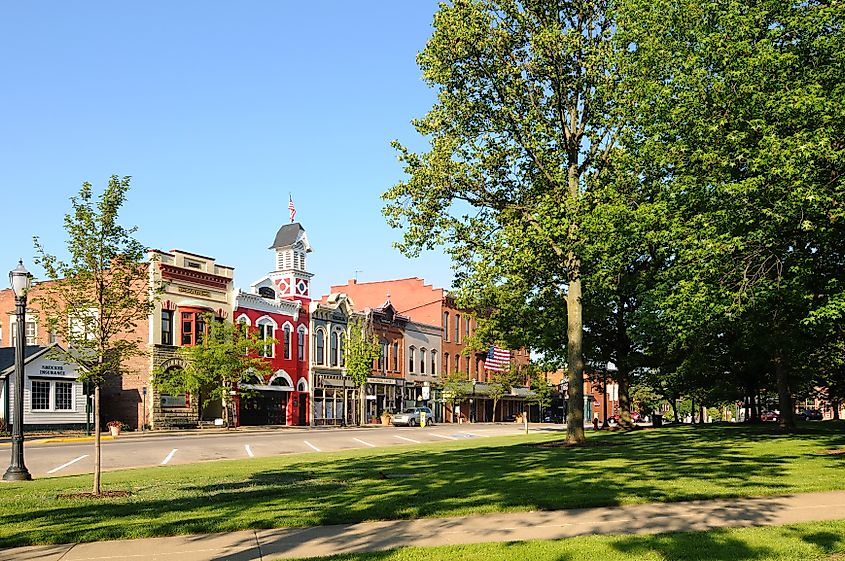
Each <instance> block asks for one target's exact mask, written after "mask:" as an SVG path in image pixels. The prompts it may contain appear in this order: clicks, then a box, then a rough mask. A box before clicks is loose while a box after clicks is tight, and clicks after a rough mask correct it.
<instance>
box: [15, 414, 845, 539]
mask: <svg viewBox="0 0 845 561" xmlns="http://www.w3.org/2000/svg"><path fill="white" fill-rule="evenodd" d="M842 426H843V425H839V426H837V427H834V426H833V425H830V426H827V427H818V428H817V427H815V426H814V427H812V430H809V431H808V432H807V433H803V434H798V435H782V434H780V433H777V431H776V427H774V426H772V427H767V426H763V427H759V426H758V427H742V426H731V427H721V426H720V427H677V428H671V429H665V430H654V431H638V432H636V433H619V432H616V433H612V434H607V433H602V434H598V435H595V436H594V437H595V438H597V439H604V440H605V441H606V442H608V443H613V444H614V445H612V446H591V447H583V448H542V447H539V446H537V445H535V444H527V443H526V444H522V443H517V444H513V443H510V442H507V441H506V442H507V443H505V444H495V443H494V444H490V445H476V446H475V447H472V448H465V449H462V448H460V445H459V444H455V445H449V446H446V447H443V448H427V449H425V450H424V451H421V450H420V449H412V450H398V451H397V450H394V449H389V450H381V451H376V452H373V453H370V454H361V455H355V456H347V457H343V456H341V457H339V458H338V457H332V458H331V460H330V461H323V462H321V463H320V460H319V458H318V459H315V458H314V457H310V458H308V459H301V460H299V459H296V458H292V457H286V458H284V459H283V460H280V463H281V464H282V465H281V466H280V467H279V468H269V469H262V470H258V471H254V472H246V473H244V470H246V469H251V468H241V467H237V469H234V467H233V470H232V472H233V474H232V475H231V476H230V477H224V478H222V479H221V480H216V481H207V480H199V481H197V480H191V479H187V478H185V479H182V480H178V481H174V482H168V483H166V484H165V483H162V484H161V485H160V486H159V485H154V484H150V485H148V486H144V485H143V484H139V485H136V486H135V488H136V490H135V494H134V495H133V496H132V497H130V498H128V499H108V500H102V501H97V502H90V501H74V500H55V499H52V498H51V499H48V500H43V499H40V500H39V499H38V498H35V497H29V498H27V496H26V495H24V494H22V495H21V497H19V498H16V501H15V502H16V503H17V504H15V506H14V508H10V509H9V510H6V509H4V513H3V514H0V547H10V546H13V545H26V544H33V543H63V542H70V541H94V540H105V539H121V538H133V537H149V536H162V535H174V534H192V533H205V532H221V531H233V530H239V529H248V528H249V529H262V528H278V527H290V526H311V525H325V524H343V523H353V522H361V521H367V520H390V519H415V518H423V517H432V516H450V515H460V514H468V513H484V512H497V511H513V510H519V511H528V510H554V509H562V508H579V507H597V506H611V505H621V504H631V503H643V502H664V501H681V500H693V499H702V498H710V497H741V496H749V495H771V494H778V493H784V492H794V491H812V490H819V489H818V488H814V487H813V486H812V484H811V483H808V482H807V481H805V480H804V479H806V478H802V477H801V471H802V470H803V469H814V470H817V471H819V472H820V473H821V474H822V475H824V476H825V477H827V476H828V475H829V476H830V477H833V476H834V474H835V471H831V473H830V474H827V472H825V470H832V469H834V468H836V467H841V462H840V461H839V460H841V457H837V456H824V455H821V454H819V453H818V452H819V451H820V450H823V449H825V448H830V447H835V446H843V445H845V434H843V432H842V431H841V429H842ZM837 429H839V430H837ZM221 465H224V464H221ZM232 465H233V466H235V464H232ZM240 465H241V464H238V466H240ZM183 467H184V469H185V470H188V469H189V467H187V466H183ZM124 473H128V472H124ZM162 473H165V472H162ZM242 474H243V475H242ZM111 477H114V478H115V480H118V481H119V480H120V478H121V477H122V478H123V479H126V478H127V477H128V476H127V475H121V474H120V472H114V473H113V474H107V475H106V483H107V486H108V481H109V478H111ZM825 477H815V478H811V479H812V481H825V480H826V479H825ZM830 477H828V479H827V480H829V479H830ZM59 482H60V481H59ZM121 484H124V485H125V483H121ZM8 489H9V488H7V490H8ZM12 493H13V492H12ZM2 497H3V493H2V492H1V491H0V499H2Z"/></svg>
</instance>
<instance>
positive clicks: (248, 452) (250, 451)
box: [244, 444, 255, 458]
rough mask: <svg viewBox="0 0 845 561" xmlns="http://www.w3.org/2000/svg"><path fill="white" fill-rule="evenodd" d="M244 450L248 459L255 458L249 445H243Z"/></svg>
mask: <svg viewBox="0 0 845 561" xmlns="http://www.w3.org/2000/svg"><path fill="white" fill-rule="evenodd" d="M244 448H245V449H246V453H247V456H249V457H250V458H254V457H255V454H253V453H252V448H250V447H249V444H244Z"/></svg>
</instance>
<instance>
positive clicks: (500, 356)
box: [484, 345, 511, 372]
mask: <svg viewBox="0 0 845 561" xmlns="http://www.w3.org/2000/svg"><path fill="white" fill-rule="evenodd" d="M510 361H511V352H510V351H508V350H505V349H503V348H501V347H500V346H498V345H493V346H492V347H490V350H488V351H487V360H485V361H484V368H485V369H487V370H492V371H493V372H503V371H504V370H505V369H506V368H507V367H508V366H509V365H510Z"/></svg>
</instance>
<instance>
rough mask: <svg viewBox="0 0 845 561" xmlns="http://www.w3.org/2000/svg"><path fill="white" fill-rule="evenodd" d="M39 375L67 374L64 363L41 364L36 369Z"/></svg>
mask: <svg viewBox="0 0 845 561" xmlns="http://www.w3.org/2000/svg"><path fill="white" fill-rule="evenodd" d="M38 375H39V376H62V377H64V376H67V375H68V373H67V372H66V371H65V365H64V364H42V365H41V368H39V369H38Z"/></svg>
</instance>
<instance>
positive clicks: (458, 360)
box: [455, 354, 461, 372]
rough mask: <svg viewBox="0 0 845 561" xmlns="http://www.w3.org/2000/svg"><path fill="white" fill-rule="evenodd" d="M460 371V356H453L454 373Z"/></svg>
mask: <svg viewBox="0 0 845 561" xmlns="http://www.w3.org/2000/svg"><path fill="white" fill-rule="evenodd" d="M460 371H461V355H460V354H457V355H455V372H460Z"/></svg>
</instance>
